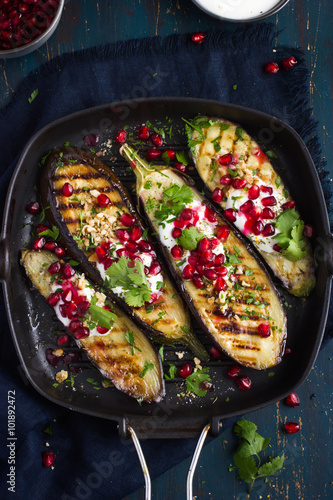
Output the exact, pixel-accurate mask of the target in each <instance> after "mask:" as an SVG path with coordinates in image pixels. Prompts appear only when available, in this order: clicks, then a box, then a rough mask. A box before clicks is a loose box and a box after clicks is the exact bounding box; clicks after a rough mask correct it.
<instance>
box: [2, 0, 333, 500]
mask: <svg viewBox="0 0 333 500" xmlns="http://www.w3.org/2000/svg"><path fill="white" fill-rule="evenodd" d="M269 21H271V22H274V23H275V24H276V27H277V30H283V32H282V33H281V35H280V37H279V41H280V43H281V44H288V45H291V46H295V47H296V46H300V47H301V48H303V50H304V52H305V55H306V61H307V64H308V67H309V68H311V77H310V89H309V90H310V97H311V104H312V106H313V109H314V116H315V118H316V120H318V122H319V134H320V138H321V141H322V146H323V156H324V157H326V160H327V163H328V167H329V169H330V172H331V174H333V162H332V160H333V148H332V135H333V124H332V90H333V8H332V0H316V1H313V0H291V1H290V3H289V4H288V5H287V7H285V8H284V9H283V10H282V11H280V13H279V14H278V15H276V16H272V17H271V18H270V19H269ZM212 27H216V28H220V29H235V28H237V27H238V25H236V24H228V23H222V22H219V21H218V20H216V19H213V18H210V17H208V16H207V15H205V14H204V13H203V12H201V11H200V10H199V9H197V8H196V7H194V6H193V4H192V2H191V1H190V0H137V1H133V0H122V1H120V2H119V1H116V0H109V1H107V0H101V1H99V2H98V1H96V0H70V1H69V2H68V3H67V5H66V7H65V11H64V14H63V17H62V20H61V23H60V25H59V28H58V30H57V32H56V34H55V35H54V36H53V37H52V38H51V39H50V40H49V42H48V43H47V44H46V45H44V46H43V47H41V48H40V49H39V50H38V51H36V52H35V53H33V54H30V55H28V56H26V57H23V58H20V59H13V60H1V61H0V90H1V92H0V107H2V106H3V105H5V104H6V103H7V102H8V101H9V99H10V97H11V95H12V94H13V92H14V91H15V89H16V88H17V85H18V83H19V82H20V81H21V79H22V78H23V77H24V76H25V75H27V74H28V73H29V71H31V70H32V69H34V68H36V67H38V66H39V65H40V64H42V63H43V62H45V61H47V60H50V59H52V58H53V57H54V56H56V55H58V54H61V53H64V52H68V51H74V50H79V49H82V48H86V47H90V46H93V45H96V44H100V43H106V42H114V41H117V40H127V39H130V38H135V37H144V36H154V35H167V34H170V33H185V32H191V31H198V30H205V29H209V28H212ZM1 139H2V140H4V139H5V138H1ZM332 358H333V345H332V343H331V344H330V345H329V346H327V347H326V348H325V349H324V350H323V351H322V352H321V353H320V354H319V357H318V359H317V362H316V364H315V367H314V368H313V369H312V371H311V375H310V376H309V377H308V379H307V380H306V382H305V383H304V384H303V386H302V387H301V388H300V389H299V390H298V393H299V395H300V398H301V406H300V407H299V408H298V409H292V408H288V407H286V406H285V405H284V404H283V403H282V402H281V403H279V404H277V405H272V406H270V407H268V408H265V409H263V410H260V411H257V412H255V413H252V414H249V415H247V416H246V418H249V419H251V420H252V421H254V422H255V423H256V424H257V425H258V429H259V432H260V433H262V434H263V435H265V436H270V437H271V438H272V441H271V444H272V450H273V451H274V452H275V453H276V454H277V453H281V452H284V453H285V455H286V458H287V461H286V467H285V469H284V470H283V471H282V472H281V473H280V474H279V475H278V476H277V477H276V478H273V479H272V481H271V483H267V484H265V483H263V482H259V481H258V484H257V485H255V487H254V490H253V493H252V495H251V498H252V499H266V498H269V499H270V500H277V499H279V500H280V499H283V500H310V499H332V498H333V446H332V420H333V418H332V386H333V368H332V366H333V364H332V363H333V361H332ZM286 420H296V421H300V422H301V424H302V428H301V431H300V432H299V433H298V434H296V435H294V436H289V435H287V434H285V433H284V432H283V431H282V424H283V422H285V421H286ZM222 440H225V441H226V442H227V443H225V449H224V448H223V446H222ZM235 445H236V441H235V439H234V437H233V436H232V432H231V431H230V430H228V431H227V432H225V433H223V435H222V436H221V437H220V438H217V439H215V440H214V441H213V442H212V443H210V444H209V445H207V446H206V447H205V449H204V450H203V453H202V456H201V459H200V464H199V467H198V472H197V474H196V477H195V483H194V484H195V488H194V494H195V496H196V498H198V499H199V498H202V499H207V500H208V499H210V500H222V499H225V500H231V499H234V500H243V499H245V498H246V497H247V495H246V486H245V485H244V483H241V482H240V481H238V480H237V479H236V473H235V472H228V466H229V464H230V463H231V462H232V455H233V452H234V448H235ZM188 464H189V460H188V461H186V462H184V463H182V464H180V465H179V466H177V467H175V468H174V469H172V470H170V471H168V472H167V473H166V474H164V475H163V476H161V477H160V478H159V479H157V480H156V481H154V482H153V498H154V499H155V500H181V499H184V498H185V496H186V493H185V479H186V473H187V468H188ZM148 465H149V464H148ZM142 498H144V496H143V491H142V490H140V491H139V492H136V493H133V494H132V495H130V496H128V497H127V498H126V500H139V499H142Z"/></svg>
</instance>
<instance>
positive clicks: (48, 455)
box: [43, 450, 55, 468]
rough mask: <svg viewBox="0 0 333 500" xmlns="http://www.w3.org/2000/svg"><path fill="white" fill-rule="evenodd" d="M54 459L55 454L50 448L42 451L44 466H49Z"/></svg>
mask: <svg viewBox="0 0 333 500" xmlns="http://www.w3.org/2000/svg"><path fill="white" fill-rule="evenodd" d="M54 461H55V454H54V453H53V452H52V451H50V450H46V451H44V453H43V465H45V467H49V468H51V467H52V465H53V464H54Z"/></svg>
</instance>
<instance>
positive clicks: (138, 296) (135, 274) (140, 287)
mask: <svg viewBox="0 0 333 500" xmlns="http://www.w3.org/2000/svg"><path fill="white" fill-rule="evenodd" d="M129 262H131V261H130V259H127V258H126V257H124V256H122V257H120V259H119V260H118V261H117V262H113V264H112V265H111V266H110V267H109V268H108V270H107V272H106V274H107V276H108V277H109V282H108V286H109V287H111V288H115V287H118V286H120V287H122V288H123V289H124V291H126V294H125V300H126V302H127V304H128V305H129V306H131V307H141V306H143V304H144V303H145V302H146V301H148V300H149V299H150V297H151V289H150V288H149V285H148V281H147V278H146V275H145V273H144V265H143V263H142V262H140V261H136V263H135V266H134V267H132V268H130V267H128V264H129Z"/></svg>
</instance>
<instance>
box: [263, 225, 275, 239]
mask: <svg viewBox="0 0 333 500" xmlns="http://www.w3.org/2000/svg"><path fill="white" fill-rule="evenodd" d="M261 234H262V235H263V236H265V237H267V236H273V234H275V227H274V226H273V224H266V225H265V227H264V229H263V230H262V231H261Z"/></svg>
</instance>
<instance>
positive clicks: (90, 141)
mask: <svg viewBox="0 0 333 500" xmlns="http://www.w3.org/2000/svg"><path fill="white" fill-rule="evenodd" d="M83 140H84V142H85V143H86V144H87V146H89V147H90V148H94V147H95V146H97V144H98V143H99V141H100V136H99V135H97V134H87V135H85V136H84V138H83Z"/></svg>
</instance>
